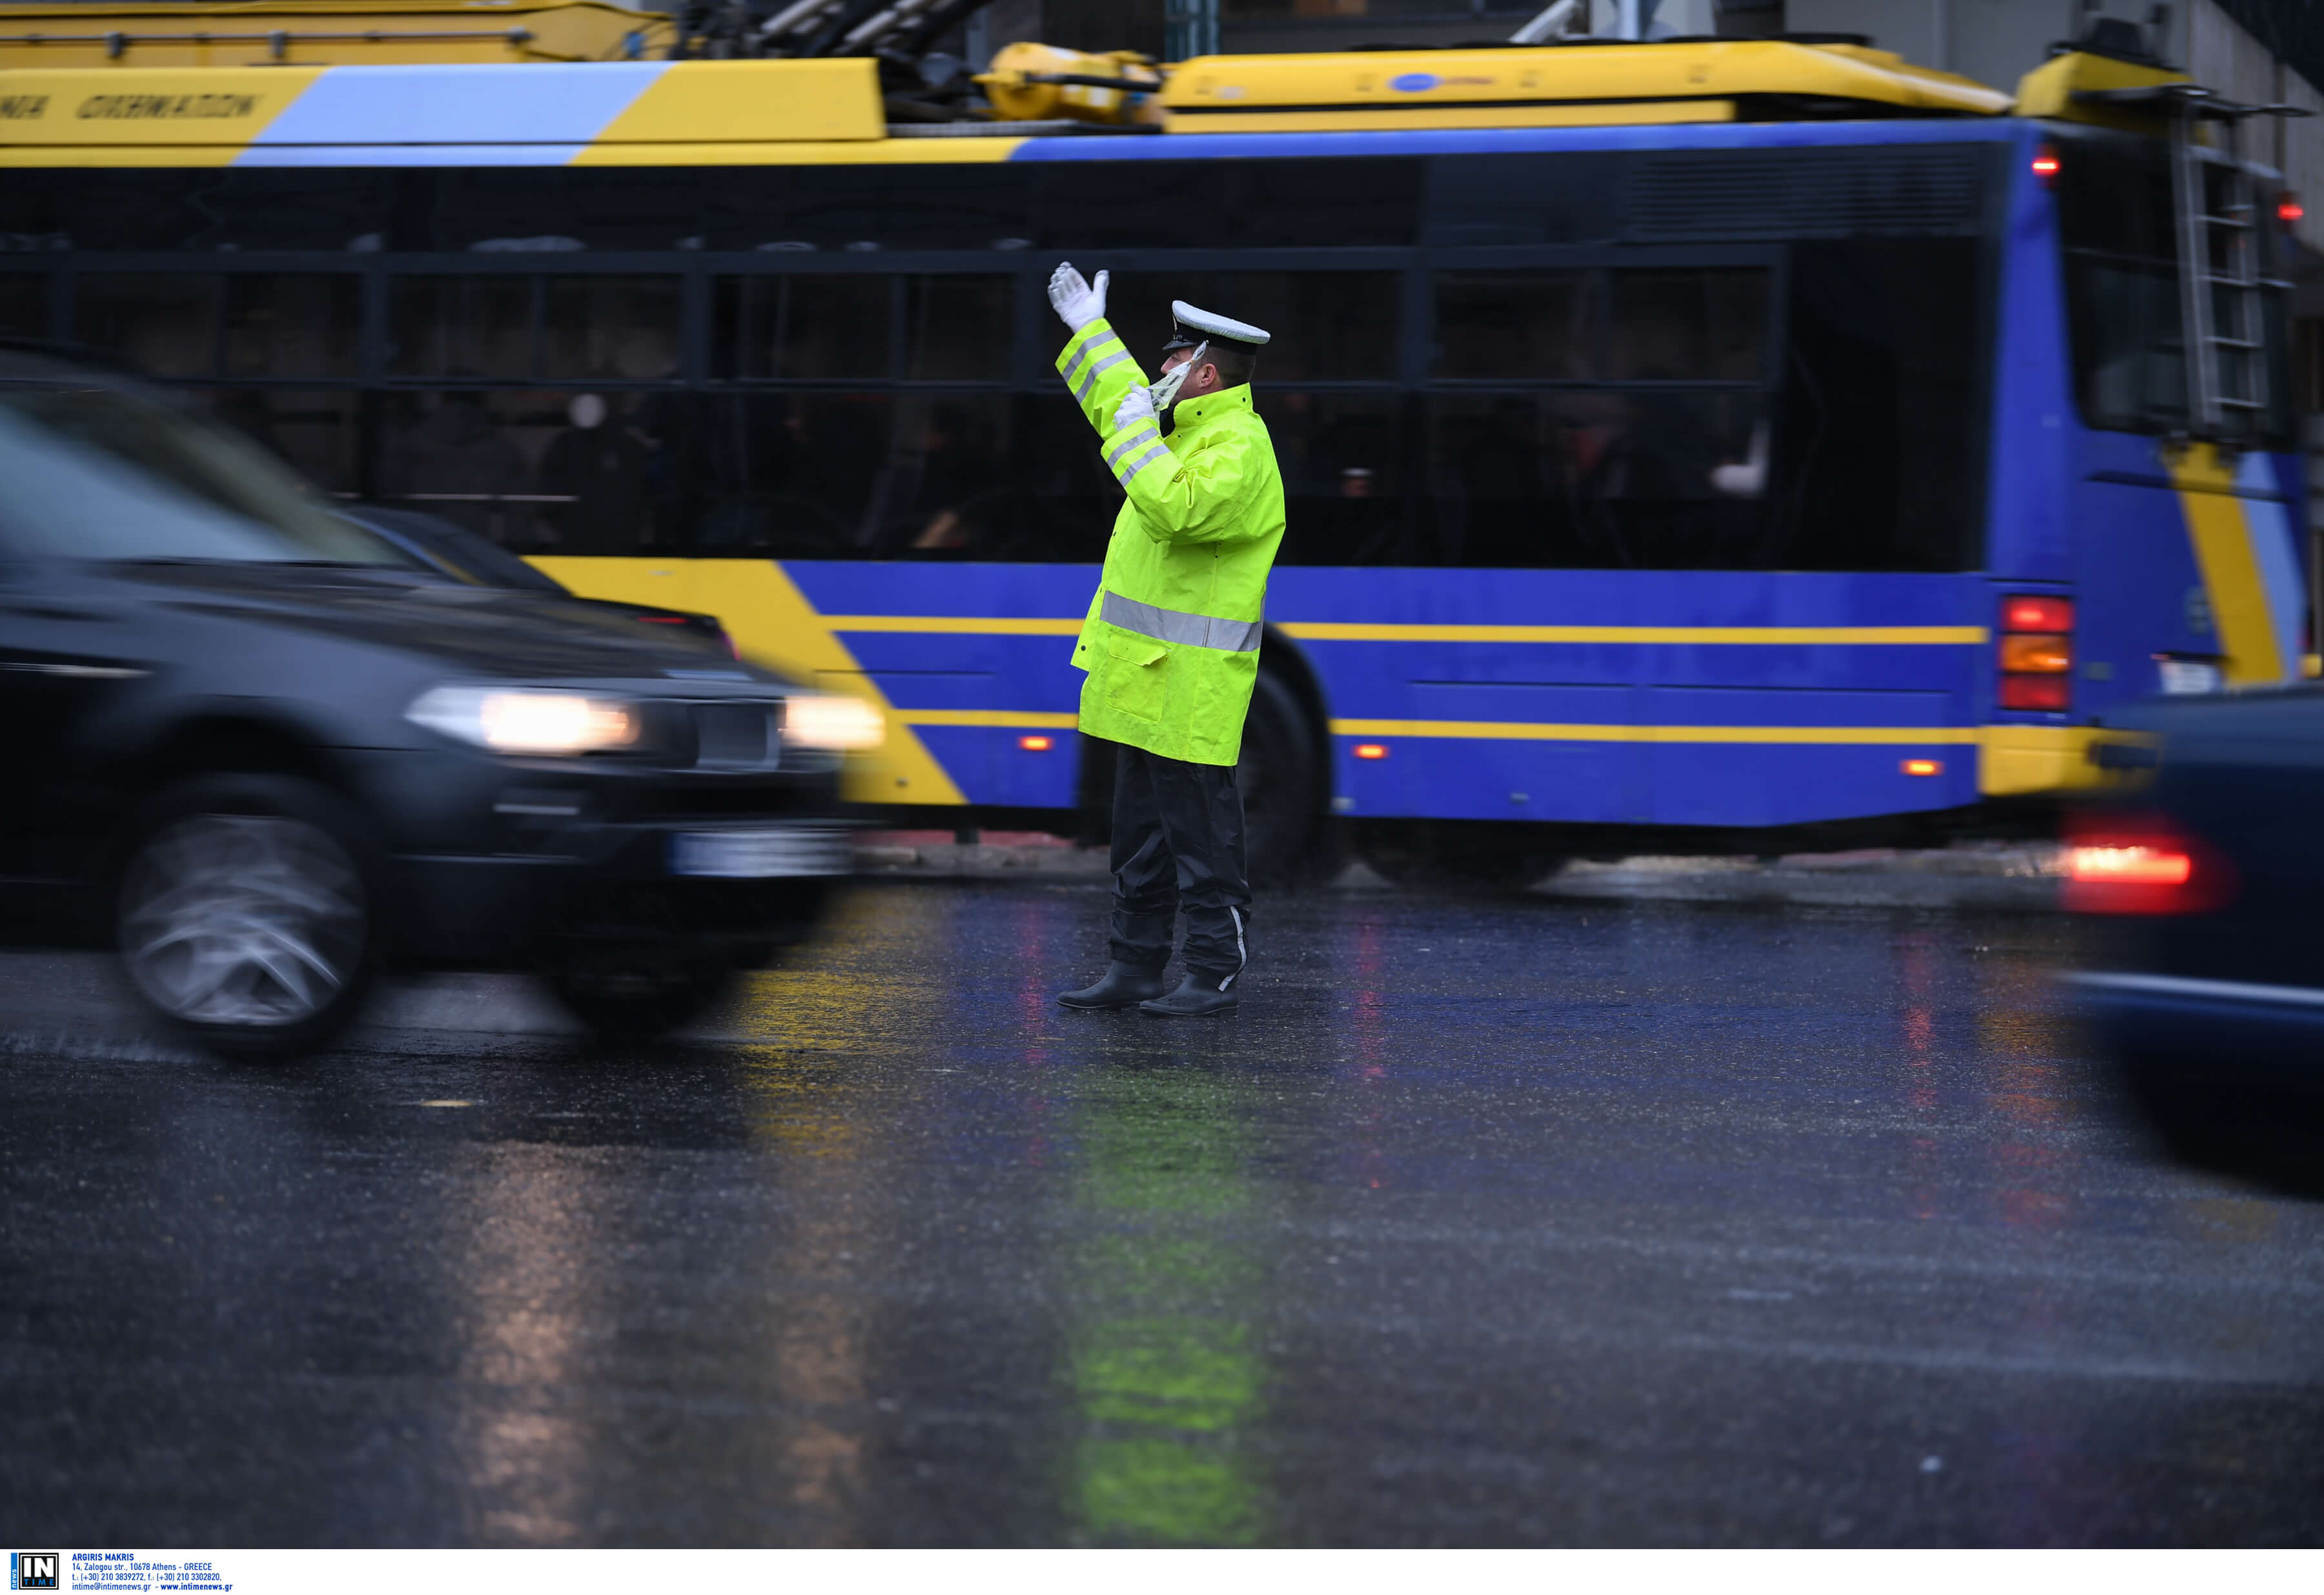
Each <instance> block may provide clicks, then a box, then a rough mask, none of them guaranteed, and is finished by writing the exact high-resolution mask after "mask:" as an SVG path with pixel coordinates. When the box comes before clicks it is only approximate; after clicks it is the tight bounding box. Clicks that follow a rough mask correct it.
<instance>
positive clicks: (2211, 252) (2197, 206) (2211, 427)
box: [2171, 95, 2273, 439]
mask: <svg viewBox="0 0 2324 1595" xmlns="http://www.w3.org/2000/svg"><path fill="white" fill-rule="evenodd" d="M2178 109H2179V113H2180V114H2179V115H2176V116H2173V117H2172V119H2171V145H2172V148H2171V173H2172V182H2171V189H2172V208H2173V209H2174V210H2175V211H2176V212H2177V220H2178V225H2179V290H2180V319H2181V337H2183V339H2184V347H2185V350H2186V357H2187V408H2188V420H2189V423H2190V426H2189V430H2190V432H2192V433H2193V434H2194V435H2195V436H2196V437H2198V438H2213V439H2220V438H2249V437H2253V436H2255V435H2256V434H2257V433H2258V432H2259V431H2260V429H2261V427H2260V418H2261V417H2263V416H2264V415H2265V414H2266V412H2267V408H2268V392H2267V382H2268V370H2267V360H2266V358H2265V349H2266V340H2265V337H2264V329H2265V326H2266V322H2265V319H2264V318H2265V317H2266V314H2267V305H2266V297H2265V296H2266V292H2267V290H2268V289H2269V288H2270V287H2272V286H2273V284H2271V283H2270V282H2269V281H2267V280H2266V279H2264V278H2263V277H2262V276H2261V274H2260V260H2261V249H2262V240H2261V237H2260V227H2261V226H2262V225H2263V224H2262V221H2261V217H2262V215H2263V211H2262V208H2261V203H2260V195H2259V189H2258V184H2257V183H2256V182H2255V180H2254V179H2253V176H2252V172H2251V169H2250V168H2249V167H2248V166H2246V165H2245V164H2244V161H2243V124H2244V118H2245V116H2246V115H2250V114H2251V112H2252V111H2253V110H2255V109H2256V107H2253V106H2230V105H2227V104H2224V103H2222V102H2220V101H2218V100H2211V99H2208V98H2197V97H2194V96H2192V95H2188V96H2181V97H2179V98H2178ZM2207 123H2208V124H2210V125H2212V126H2214V127H2216V128H2218V130H2219V132H2220V135H2221V136H2220V138H2219V142H2218V143H2217V144H2209V143H2204V142H2203V141H2202V139H2201V136H2200V129H2201V128H2202V126H2203V125H2204V124H2207Z"/></svg>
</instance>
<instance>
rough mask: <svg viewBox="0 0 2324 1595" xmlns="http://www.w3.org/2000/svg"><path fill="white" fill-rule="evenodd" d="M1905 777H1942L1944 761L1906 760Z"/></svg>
mask: <svg viewBox="0 0 2324 1595" xmlns="http://www.w3.org/2000/svg"><path fill="white" fill-rule="evenodd" d="M1904 773H1905V774H1906V775H1942V774H1944V773H1945V761H1943V760H1941V759H1907V760H1905V761H1904Z"/></svg>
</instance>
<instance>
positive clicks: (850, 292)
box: [711, 273, 893, 381]
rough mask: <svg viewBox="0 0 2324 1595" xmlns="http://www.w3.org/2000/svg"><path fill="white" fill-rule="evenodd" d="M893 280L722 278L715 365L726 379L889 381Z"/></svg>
mask: <svg viewBox="0 0 2324 1595" xmlns="http://www.w3.org/2000/svg"><path fill="white" fill-rule="evenodd" d="M892 287H893V279H891V278H889V277H886V276H879V275H857V276H822V275H807V274H788V273H787V274H784V275H780V276H765V277H722V278H720V279H719V280H718V285H717V296H716V301H715V302H716V310H715V327H714V332H713V337H714V339H715V341H714V344H713V346H712V353H713V355H714V359H713V361H712V364H711V369H712V371H713V372H714V373H716V374H717V375H719V376H722V377H730V378H732V377H740V378H743V379H745V380H748V379H752V378H761V379H764V378H775V377H785V378H799V379H807V380H817V379H820V380H825V381H831V380H854V381H863V380H871V381H884V380H885V379H886V378H887V377H888V375H889V372H890V364H889V355H888V350H889V341H890V297H891V293H892Z"/></svg>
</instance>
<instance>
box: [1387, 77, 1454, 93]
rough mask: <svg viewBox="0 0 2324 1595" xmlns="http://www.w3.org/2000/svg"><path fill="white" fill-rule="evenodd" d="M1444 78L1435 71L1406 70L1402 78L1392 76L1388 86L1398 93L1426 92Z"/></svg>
mask: <svg viewBox="0 0 2324 1595" xmlns="http://www.w3.org/2000/svg"><path fill="white" fill-rule="evenodd" d="M1443 81H1444V79H1443V78H1439V77H1438V76H1437V75H1436V74H1435V73H1434V72H1406V73H1405V74H1404V76H1402V77H1401V78H1389V79H1388V87H1389V88H1393V89H1395V90H1396V91H1397V93H1398V94H1426V93H1427V92H1428V91H1429V90H1430V89H1432V88H1435V87H1436V86H1437V85H1438V84H1440V83H1442V82H1443Z"/></svg>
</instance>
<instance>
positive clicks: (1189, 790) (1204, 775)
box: [1109, 745, 1250, 989]
mask: <svg viewBox="0 0 2324 1595" xmlns="http://www.w3.org/2000/svg"><path fill="white" fill-rule="evenodd" d="M1181 908H1184V909H1185V912H1186V968H1187V970H1188V971H1189V972H1190V973H1195V974H1203V975H1208V976H1211V977H1213V979H1216V980H1219V981H1220V982H1222V984H1224V985H1226V986H1228V987H1229V988H1230V989H1231V986H1232V983H1233V977H1235V976H1236V975H1239V974H1240V973H1242V966H1243V964H1244V963H1245V961H1246V958H1247V945H1248V943H1247V937H1248V933H1249V930H1250V875H1249V872H1248V871H1247V870H1246V869H1245V867H1244V864H1243V853H1242V791H1241V789H1240V788H1238V787H1237V786H1236V785H1235V771H1234V766H1233V765H1231V764H1189V763H1187V762H1186V761H1184V760H1182V759H1165V758H1163V757H1162V756H1161V755H1159V754H1158V753H1149V752H1148V751H1146V750H1144V749H1143V748H1132V747H1129V746H1127V745H1123V746H1121V747H1120V750H1119V757H1118V759H1117V760H1116V762H1115V765H1114V780H1113V921H1112V926H1111V929H1112V935H1111V937H1110V938H1109V939H1110V944H1111V948H1112V953H1113V956H1114V957H1115V958H1117V959H1119V960H1120V961H1121V962H1122V963H1137V964H1142V965H1144V966H1146V967H1147V968H1149V969H1159V968H1160V967H1161V966H1162V965H1163V964H1165V963H1168V962H1169V961H1170V942H1171V938H1172V934H1173V933H1174V932H1175V931H1176V928H1177V917H1178V910H1180V909H1181Z"/></svg>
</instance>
